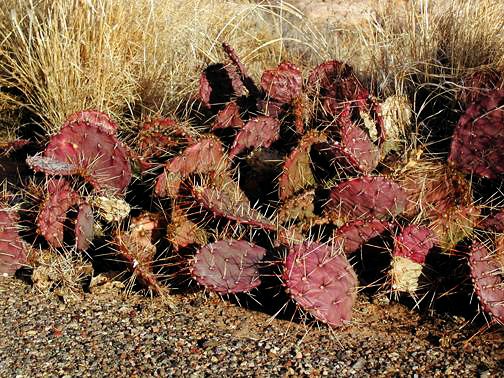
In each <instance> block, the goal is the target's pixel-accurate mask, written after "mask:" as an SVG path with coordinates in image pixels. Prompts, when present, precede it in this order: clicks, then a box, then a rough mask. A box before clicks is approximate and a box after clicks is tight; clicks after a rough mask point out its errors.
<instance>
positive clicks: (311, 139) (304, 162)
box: [279, 131, 327, 200]
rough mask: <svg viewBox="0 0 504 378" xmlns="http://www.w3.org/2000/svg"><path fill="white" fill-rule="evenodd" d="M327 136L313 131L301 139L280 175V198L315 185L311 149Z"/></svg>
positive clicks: (283, 198)
mask: <svg viewBox="0 0 504 378" xmlns="http://www.w3.org/2000/svg"><path fill="white" fill-rule="evenodd" d="M326 140H327V138H326V136H325V135H324V134H322V133H319V132H316V131H311V132H308V133H306V135H304V136H303V138H302V139H301V140H300V142H299V145H298V146H297V147H296V148H294V149H293V150H292V152H291V153H290V155H289V157H288V158H287V160H286V161H285V164H284V167H283V173H282V175H281V176H280V185H279V190H280V199H281V200H285V199H287V198H289V197H291V196H292V195H293V194H294V193H296V192H298V191H299V190H301V189H303V188H305V187H307V186H310V185H313V184H314V183H315V178H314V177H313V173H312V170H311V167H310V149H311V146H312V145H313V144H315V143H322V142H324V141H326Z"/></svg>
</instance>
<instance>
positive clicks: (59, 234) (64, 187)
mask: <svg viewBox="0 0 504 378" xmlns="http://www.w3.org/2000/svg"><path fill="white" fill-rule="evenodd" d="M47 192H48V198H47V199H46V201H45V203H44V206H43V207H42V210H41V211H40V213H39V215H38V217H37V226H38V231H39V232H40V234H42V235H43V236H44V237H45V239H46V240H47V242H48V243H49V244H50V245H51V246H52V247H55V248H58V247H61V246H63V234H64V228H63V226H64V223H65V220H66V218H67V216H66V213H67V211H68V209H70V207H72V206H74V205H76V204H78V203H79V201H80V197H79V194H78V193H77V192H76V191H75V190H73V189H72V188H71V187H70V184H69V183H68V181H66V180H65V179H62V178H61V179H51V180H50V181H49V182H48V184H47Z"/></svg>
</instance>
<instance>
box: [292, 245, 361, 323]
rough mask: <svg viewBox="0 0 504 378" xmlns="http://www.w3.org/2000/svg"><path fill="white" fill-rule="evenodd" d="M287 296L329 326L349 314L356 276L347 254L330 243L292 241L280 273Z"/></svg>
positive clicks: (352, 301) (348, 316)
mask: <svg viewBox="0 0 504 378" xmlns="http://www.w3.org/2000/svg"><path fill="white" fill-rule="evenodd" d="M282 278H283V281H284V285H285V286H286V287H287V289H288V292H289V294H290V296H291V297H292V298H293V299H294V300H295V301H296V303H297V304H298V305H299V306H301V307H302V308H303V309H304V310H306V311H308V312H309V313H310V314H312V315H313V316H314V317H315V318H316V319H318V320H320V321H322V322H324V323H327V324H329V325H330V326H339V325H342V324H343V323H344V322H345V321H348V320H350V319H351V317H352V306H353V303H354V299H355V292H356V291H355V288H356V286H357V276H356V274H355V272H354V271H353V269H352V266H351V265H350V263H349V262H348V260H347V259H346V257H345V256H344V255H343V254H341V253H340V251H339V249H334V248H333V246H332V245H330V244H323V243H319V242H313V241H307V242H304V243H300V244H294V245H293V246H292V247H291V248H290V251H289V254H288V256H287V258H286V260H285V262H284V272H283V275H282Z"/></svg>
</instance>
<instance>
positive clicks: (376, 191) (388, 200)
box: [326, 176, 408, 219]
mask: <svg viewBox="0 0 504 378" xmlns="http://www.w3.org/2000/svg"><path fill="white" fill-rule="evenodd" d="M407 200H408V199H407V196H406V193H405V192H404V190H403V189H402V188H401V187H400V186H399V185H398V184H397V183H395V182H394V181H392V180H390V179H388V178H386V177H383V176H364V177H358V178H355V179H351V180H348V181H344V182H342V183H341V184H338V185H337V186H335V187H333V188H332V189H331V194H330V202H329V203H328V204H327V206H326V207H327V208H328V209H329V210H330V211H333V212H335V213H336V217H337V218H339V219H369V218H377V219H385V218H390V217H391V218H393V217H395V216H397V215H399V214H401V213H402V212H403V211H404V209H405V208H406V204H407Z"/></svg>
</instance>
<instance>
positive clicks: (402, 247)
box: [392, 224, 436, 264]
mask: <svg viewBox="0 0 504 378" xmlns="http://www.w3.org/2000/svg"><path fill="white" fill-rule="evenodd" d="M435 243H436V236H435V234H434V233H433V232H432V231H431V230H430V229H429V228H427V227H424V226H419V225H417V224H411V225H409V226H407V227H405V228H404V230H403V231H402V232H401V234H399V235H398V236H397V237H396V239H395V243H394V252H393V253H392V254H393V255H394V256H401V257H406V258H408V259H410V260H412V261H415V262H417V263H419V264H423V263H424V262H425V258H426V257H427V254H428V253H429V251H430V250H431V249H432V248H433V247H434V244H435Z"/></svg>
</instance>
